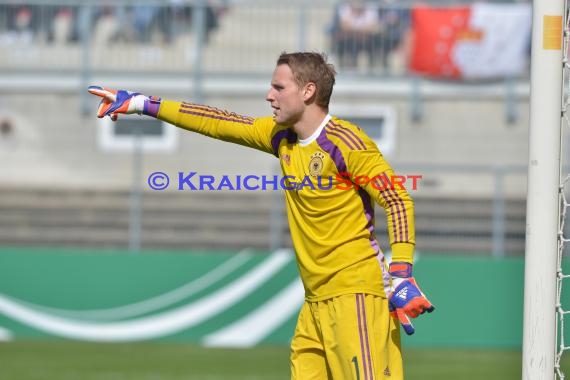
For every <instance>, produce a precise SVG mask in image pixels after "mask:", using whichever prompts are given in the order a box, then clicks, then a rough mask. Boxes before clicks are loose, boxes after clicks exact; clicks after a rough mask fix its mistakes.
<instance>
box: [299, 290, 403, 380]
mask: <svg viewBox="0 0 570 380" xmlns="http://www.w3.org/2000/svg"><path fill="white" fill-rule="evenodd" d="M403 378H404V370H403V365H402V352H401V348H400V327H399V324H398V321H397V320H396V319H394V318H393V317H391V316H390V312H389V309H388V300H387V299H386V298H382V297H378V296H374V295H369V294H361V293H359V294H347V295H343V296H339V297H335V298H331V299H328V300H324V301H317V302H308V301H305V303H304V304H303V306H302V308H301V311H300V313H299V319H298V321H297V327H296V328H295V334H294V335H293V339H292V342H291V379H294V380H325V379H334V380H337V379H338V380H350V379H354V380H373V379H376V380H379V379H387V380H401V379H403Z"/></svg>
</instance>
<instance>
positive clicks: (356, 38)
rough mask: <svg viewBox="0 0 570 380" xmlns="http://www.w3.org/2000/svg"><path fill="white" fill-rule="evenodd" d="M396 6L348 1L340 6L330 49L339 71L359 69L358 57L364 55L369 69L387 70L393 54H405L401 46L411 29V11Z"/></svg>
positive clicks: (389, 1)
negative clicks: (400, 52)
mask: <svg viewBox="0 0 570 380" xmlns="http://www.w3.org/2000/svg"><path fill="white" fill-rule="evenodd" d="M393 3H394V2H393V0H383V1H382V2H365V1H363V0H347V1H346V2H344V3H341V4H339V5H338V6H337V8H336V11H335V18H334V20H333V25H332V28H331V40H332V46H331V48H332V51H333V53H335V54H337V56H338V59H339V66H340V67H345V68H354V67H356V65H357V63H358V61H357V60H358V56H359V54H361V53H364V54H365V55H366V58H367V60H368V65H369V68H370V67H373V66H377V64H378V63H380V64H381V66H382V67H384V68H385V69H387V68H389V66H390V62H389V58H390V55H391V53H393V52H394V50H396V49H401V50H402V52H403V51H405V49H404V48H403V47H402V46H401V45H402V44H404V42H405V36H406V35H407V33H408V29H409V18H410V17H409V11H408V10H407V9H403V8H401V7H399V6H397V5H395V4H393Z"/></svg>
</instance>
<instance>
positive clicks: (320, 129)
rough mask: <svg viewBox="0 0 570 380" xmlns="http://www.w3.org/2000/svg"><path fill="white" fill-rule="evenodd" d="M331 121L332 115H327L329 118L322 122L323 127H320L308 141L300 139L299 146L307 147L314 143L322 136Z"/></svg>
mask: <svg viewBox="0 0 570 380" xmlns="http://www.w3.org/2000/svg"><path fill="white" fill-rule="evenodd" d="M330 119H331V115H329V114H327V116H325V118H324V119H323V121H322V122H321V125H319V127H318V128H317V129H316V130H315V131H314V132H313V134H312V135H310V136H309V137H307V138H306V139H299V145H300V146H307V145H309V144H310V143H312V142H313V141H315V140H316V139H317V137H319V135H320V134H321V132H322V131H323V129H324V128H325V125H327V123H328V122H329V120H330Z"/></svg>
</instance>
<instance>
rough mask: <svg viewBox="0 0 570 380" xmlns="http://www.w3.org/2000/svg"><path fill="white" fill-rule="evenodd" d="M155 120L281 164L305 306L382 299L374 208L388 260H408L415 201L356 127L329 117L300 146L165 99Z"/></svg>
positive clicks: (265, 129)
mask: <svg viewBox="0 0 570 380" xmlns="http://www.w3.org/2000/svg"><path fill="white" fill-rule="evenodd" d="M158 118H159V119H161V120H164V121H166V122H169V123H171V124H174V125H176V126H178V127H180V128H184V129H187V130H190V131H194V132H197V133H200V134H203V135H207V136H210V137H213V138H216V139H219V140H223V141H229V142H233V143H237V144H241V145H244V146H247V147H250V148H254V149H258V150H261V151H264V152H267V153H270V154H273V155H275V156H276V157H278V158H279V160H280V164H281V169H282V174H283V177H282V179H284V180H285V181H284V182H283V184H285V185H286V188H287V190H286V191H284V193H285V200H286V206H287V216H288V220H289V228H290V231H291V237H292V240H293V247H294V250H295V254H296V257H297V264H298V267H299V273H300V275H301V279H302V281H303V285H304V287H305V296H306V299H307V300H309V301H318V300H323V299H327V298H331V297H335V296H338V295H341V294H348V293H370V294H375V295H379V296H386V292H387V289H388V286H389V276H388V273H387V269H386V265H385V261H384V255H383V253H382V251H381V249H380V247H379V243H378V240H377V237H376V231H375V223H374V222H375V220H374V202H378V203H379V204H380V205H381V206H382V207H383V208H384V210H385V211H386V212H385V214H386V220H387V225H388V235H389V240H390V245H391V249H392V259H393V261H405V262H410V263H411V262H412V261H413V250H414V244H415V234H414V210H413V201H412V199H411V198H410V196H409V195H408V193H407V192H406V190H405V189H404V188H403V187H402V186H396V185H395V183H394V181H392V180H391V179H393V178H394V172H393V170H392V168H391V167H390V165H389V164H388V163H387V162H386V161H385V160H384V158H383V156H382V154H381V153H380V151H379V150H378V147H377V146H376V144H375V143H374V142H373V141H372V140H371V139H370V138H369V137H368V136H367V135H366V134H365V133H364V132H363V131H362V130H361V129H360V128H358V127H357V126H356V125H354V124H352V123H350V122H348V121H345V120H341V119H337V118H335V117H332V116H327V117H326V118H325V119H324V120H323V122H322V124H321V125H320V126H319V128H318V129H317V130H316V131H315V133H314V134H313V135H312V136H311V137H309V138H307V139H305V140H302V139H299V138H297V136H296V134H295V133H294V131H293V130H291V129H289V128H288V127H286V126H283V125H279V124H276V123H275V121H274V120H273V118H272V117H260V118H252V117H248V116H242V115H238V114H236V113H232V112H228V111H224V110H220V109H217V108H213V107H208V106H203V105H198V104H191V103H185V102H175V101H170V100H163V101H162V103H161V106H160V110H159V113H158ZM367 179H369V180H367ZM357 183H358V184H360V185H359V186H357V185H356V184H357Z"/></svg>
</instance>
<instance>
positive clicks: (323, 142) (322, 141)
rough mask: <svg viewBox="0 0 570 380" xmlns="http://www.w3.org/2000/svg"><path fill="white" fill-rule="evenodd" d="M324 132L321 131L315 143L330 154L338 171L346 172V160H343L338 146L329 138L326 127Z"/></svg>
mask: <svg viewBox="0 0 570 380" xmlns="http://www.w3.org/2000/svg"><path fill="white" fill-rule="evenodd" d="M324 132H325V133H321V134H320V135H319V137H317V144H319V146H320V147H321V149H322V150H324V151H325V152H327V153H328V154H329V156H331V158H332V159H333V162H334V164H335V166H336V169H337V170H338V172H339V173H343V172H346V171H347V169H346V161H345V160H344V157H343V155H342V152H341V151H340V148H339V147H338V146H337V145H335V144H334V143H333V142H332V141H331V140H330V139H329V137H328V131H327V130H326V129H325V131H324Z"/></svg>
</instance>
